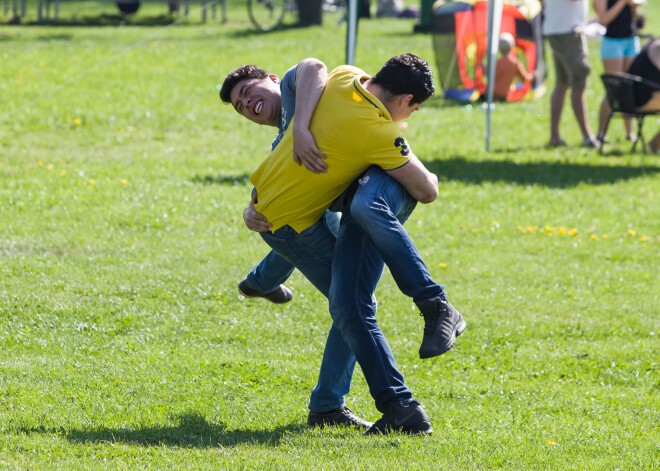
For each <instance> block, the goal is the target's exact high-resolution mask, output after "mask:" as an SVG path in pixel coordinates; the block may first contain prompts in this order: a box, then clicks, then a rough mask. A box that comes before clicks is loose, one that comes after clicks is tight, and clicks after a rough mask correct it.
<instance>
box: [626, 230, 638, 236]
mask: <svg viewBox="0 0 660 471" xmlns="http://www.w3.org/2000/svg"><path fill="white" fill-rule="evenodd" d="M628 235H629V236H631V237H635V236H636V235H637V232H636V231H635V230H634V229H628Z"/></svg>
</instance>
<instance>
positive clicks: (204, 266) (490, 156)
mask: <svg viewBox="0 0 660 471" xmlns="http://www.w3.org/2000/svg"><path fill="white" fill-rule="evenodd" d="M230 3H231V5H230V9H229V12H228V17H229V20H230V21H229V22H228V23H227V24H220V23H219V21H217V20H215V21H212V20H210V21H208V22H207V23H205V24H202V23H201V22H200V21H199V18H200V15H199V11H194V10H193V11H192V14H191V18H192V19H191V20H190V21H189V22H181V23H178V24H177V25H175V26H171V27H162V26H158V25H157V24H156V25H149V22H153V23H158V22H157V21H153V18H154V17H156V18H157V17H158V15H161V14H163V12H164V11H165V10H166V6H165V5H164V4H162V5H161V4H148V5H145V6H143V7H144V10H140V13H139V14H138V15H137V16H136V17H133V18H132V19H129V27H124V28H118V27H114V26H112V27H102V25H103V24H109V25H112V24H113V23H112V22H113V21H115V19H113V18H114V17H110V19H108V18H109V17H107V16H103V15H114V14H115V9H114V6H113V5H112V4H109V3H105V4H84V5H85V6H84V7H83V6H81V5H83V4H79V3H77V4H74V3H63V5H62V11H61V18H62V22H61V24H60V25H59V26H36V25H29V26H8V25H4V26H0V45H2V47H1V48H0V103H2V106H1V107H0V181H1V184H0V202H1V204H0V469H130V470H133V469H282V470H289V469H301V470H306V469H326V470H331V469H332V470H334V469H397V467H398V468H404V469H447V470H449V469H455V470H464V469H482V470H487V469H503V470H511V469H520V470H528V469H534V470H536V469H574V470H585V469H622V470H623V469H626V470H627V469H658V467H659V466H660V448H659V447H660V431H659V429H658V423H660V414H659V404H660V374H659V373H658V355H659V354H660V344H659V342H658V336H659V335H660V331H659V329H660V278H659V272H660V270H659V267H660V209H659V208H660V158H659V157H657V156H653V155H642V154H639V153H638V154H629V153H628V150H629V143H627V142H625V141H624V140H623V126H622V124H621V122H620V121H619V120H617V121H616V122H614V123H613V125H612V126H613V127H612V130H611V138H612V141H613V142H612V144H611V145H610V149H612V150H613V151H614V152H613V153H612V154H610V155H608V156H606V157H602V156H600V155H599V154H598V153H597V152H595V151H592V150H585V149H581V148H580V147H578V144H579V142H580V141H581V139H580V136H579V132H578V129H577V125H576V124H575V122H574V120H573V117H572V116H571V114H570V108H567V109H566V110H565V116H564V119H563V121H562V130H563V132H564V134H565V138H566V139H567V140H568V141H569V143H570V144H572V147H569V148H566V149H546V148H545V147H544V145H545V143H546V142H547V138H548V134H549V131H548V129H549V123H548V121H549V107H548V96H547V95H546V96H545V97H544V98H543V99H541V100H539V101H535V102H525V103H518V104H511V105H499V106H498V107H497V109H496V110H495V111H494V116H493V119H494V121H493V130H494V136H493V141H492V149H493V152H491V153H486V152H485V151H484V138H483V135H484V113H483V112H482V111H481V110H479V109H478V108H476V107H474V108H472V109H469V108H467V107H463V106H457V105H454V104H451V103H445V102H443V101H442V100H441V99H440V98H433V99H432V100H431V101H430V102H429V103H428V105H426V106H424V107H423V108H422V110H421V111H420V112H419V113H416V114H415V116H414V117H413V118H412V119H411V120H410V121H409V124H410V126H409V128H408V129H407V131H406V132H407V136H408V138H409V141H410V143H411V146H412V147H413V149H414V151H415V153H416V154H417V155H418V156H420V158H422V160H423V161H424V162H425V163H426V164H427V165H428V167H429V168H430V169H432V170H433V171H434V172H436V173H437V174H438V175H439V177H440V179H441V185H440V196H439V198H438V200H437V201H436V202H434V203H433V204H431V205H425V206H420V207H419V208H418V209H417V210H416V211H415V213H414V214H413V216H412V217H411V219H410V221H409V222H408V223H407V227H408V230H409V231H410V233H411V235H412V236H413V238H414V240H415V241H416V243H417V245H418V247H419V248H420V251H421V252H422V254H423V256H424V258H425V259H426V260H427V262H428V264H429V268H430V270H431V272H432V274H433V276H434V277H435V278H436V279H437V280H439V281H440V282H443V283H444V284H445V286H446V288H447V290H448V292H449V296H450V299H451V300H452V302H453V303H454V304H455V305H456V306H458V307H459V308H460V309H461V311H462V312H463V314H464V316H465V318H466V320H467V322H468V330H467V331H466V333H465V334H464V335H463V336H462V337H461V338H460V339H459V341H458V343H457V345H456V347H455V348H454V349H453V350H452V351H451V352H450V353H449V354H447V355H444V356H442V357H440V358H437V359H434V360H428V361H420V360H419V358H418V357H417V354H416V352H417V348H418V347H419V341H420V340H421V330H422V322H421V319H420V318H419V317H418V316H417V313H416V311H414V310H413V305H412V303H411V302H410V300H409V299H407V298H405V297H404V296H403V295H402V294H401V293H399V292H398V290H397V289H396V286H395V284H394V282H393V280H392V278H391V277H390V275H389V274H387V273H386V274H385V275H384V276H383V279H382V281H381V284H380V286H379V289H378V291H377V296H378V300H379V307H380V309H379V320H380V324H381V326H382V328H383V330H384V332H385V334H386V336H387V337H388V339H389V341H390V343H391V345H392V348H393V350H394V352H395V355H396V358H397V362H398V364H399V365H400V367H401V369H402V371H403V373H404V374H405V376H406V380H407V382H408V384H409V386H410V388H411V389H412V391H413V393H414V394H415V396H416V397H417V398H419V399H420V400H421V402H422V403H423V404H424V406H425V407H426V410H427V411H428V413H429V415H430V416H431V419H432V421H433V424H434V428H435V434H434V435H433V436H432V437H429V438H409V437H402V436H390V437H381V438H365V437H361V436H360V435H359V434H358V433H356V432H352V431H341V430H324V431H319V430H309V429H308V428H307V427H306V426H305V418H306V405H307V400H308V397H309V393H310V391H311V388H312V387H313V386H314V384H315V381H316V376H317V372H318V367H319V363H320V358H321V353H322V349H323V345H324V340H325V335H326V334H327V330H328V328H329V315H328V313H327V305H326V302H325V300H324V299H323V298H322V297H321V295H319V294H318V293H317V292H315V290H314V289H312V287H311V285H310V284H309V283H308V282H306V280H304V279H303V277H301V276H300V275H299V274H295V275H294V276H293V277H292V279H291V280H290V281H289V283H288V285H290V287H291V288H292V289H293V290H294V293H295V298H294V301H293V302H292V303H290V304H289V305H286V306H274V305H270V304H265V303H263V302H259V301H249V300H242V299H239V297H238V295H237V293H236V283H237V282H238V281H239V280H240V279H242V277H243V276H244V275H245V273H246V272H247V271H248V269H249V268H250V267H251V266H252V265H253V264H255V263H256V262H258V261H259V259H260V258H261V257H262V256H263V255H264V254H265V253H266V252H267V248H266V246H265V244H264V243H263V242H262V241H261V240H260V238H259V237H258V236H257V235H256V234H254V233H251V232H250V231H248V230H247V229H246V228H245V227H244V225H243V221H242V217H241V213H242V210H243V208H244V207H245V206H246V204H247V203H248V201H249V195H250V189H251V187H250V185H249V183H248V181H247V177H248V175H249V174H250V172H251V171H252V170H254V168H256V166H257V165H258V163H259V162H260V161H261V160H262V159H263V158H264V157H265V156H266V155H267V153H268V149H269V145H270V141H271V139H272V137H273V135H274V132H273V129H272V128H257V127H255V126H254V125H253V124H251V123H248V122H247V121H245V120H243V119H241V118H240V117H239V116H238V115H237V114H236V113H235V112H234V111H233V110H232V109H231V107H229V106H225V105H222V104H221V103H220V102H219V99H218V98H217V91H216V89H215V87H216V84H217V83H219V82H221V80H222V78H223V77H224V76H225V74H226V73H227V72H228V71H229V70H230V69H231V68H233V67H234V66H236V65H238V64H242V63H257V64H260V65H262V66H264V67H265V68H267V69H269V70H272V71H273V72H275V73H278V74H280V75H281V74H283V73H284V72H285V71H286V70H287V68H288V67H289V66H290V65H292V64H294V63H296V62H297V61H299V60H300V59H302V58H304V57H307V56H314V57H318V58H319V59H321V60H323V61H324V62H326V63H327V64H328V65H329V66H330V67H333V66H336V65H339V64H341V63H342V62H343V61H344V34H345V33H344V29H343V27H337V26H336V24H335V23H336V18H335V17H333V16H331V15H328V16H326V21H325V25H324V26H323V27H316V28H304V29H299V28H289V29H285V30H283V31H277V32H274V33H269V34H257V33H255V32H254V31H253V30H252V29H251V27H250V24H249V23H248V22H247V16H246V14H245V12H244V7H243V4H242V3H241V2H230ZM83 8H84V9H83ZM646 8H647V14H648V17H649V26H648V30H649V31H651V32H653V31H654V28H655V30H656V31H657V30H658V28H660V23H659V22H658V20H657V18H659V17H660V16H657V15H656V16H655V18H654V17H653V13H656V14H660V7H657V6H654V5H651V4H649V5H648V6H647V7H646ZM34 12H35V10H34V6H33V5H32V4H30V6H29V13H30V15H33V16H32V17H28V18H27V19H26V20H25V22H26V23H32V22H34V20H35V19H36V16H35V15H36V13H34ZM2 18H4V19H5V20H8V19H9V17H0V20H1V19H2ZM66 18H69V20H68V23H67V21H65V19H66ZM72 18H77V20H76V21H73V20H72ZM81 18H87V19H84V20H81ZM167 21H177V20H176V18H172V19H169V18H165V19H164V20H163V21H162V23H163V24H165V23H166V22H167ZM104 22H105V23H104ZM90 23H91V24H98V25H99V27H79V26H77V24H90ZM136 23H137V24H140V23H141V24H142V26H135V25H133V26H130V24H136ZM114 24H118V21H117V23H114ZM359 28H360V30H359V35H360V36H359V43H358V50H357V65H359V66H360V67H362V68H364V69H366V70H368V71H375V70H377V69H378V67H380V65H382V63H384V61H385V60H386V59H387V58H389V57H390V56H392V55H394V54H398V53H400V52H406V51H411V52H415V53H417V54H420V55H422V56H424V57H427V58H428V59H429V60H430V61H431V62H432V60H433V57H434V56H433V51H432V49H431V37H430V36H428V35H413V34H411V31H412V28H413V22H412V21H409V20H371V21H363V22H361V23H360V26H359ZM548 57H549V55H548ZM591 57H592V61H593V65H594V72H593V74H592V77H591V82H590V86H589V90H588V95H587V99H588V105H589V113H590V121H591V124H592V127H595V125H596V119H597V118H596V116H597V114H596V111H597V106H598V103H599V101H600V99H601V97H602V94H603V90H602V86H601V85H600V83H599V81H598V80H597V75H598V74H600V73H601V72H602V66H601V64H600V61H599V59H598V51H597V44H595V43H592V44H591ZM433 65H434V64H433ZM553 80H554V78H553V77H550V79H549V82H548V83H549V84H550V85H552V83H554V82H553ZM647 121H648V122H647V124H646V125H645V127H646V133H647V138H649V137H650V136H651V135H653V134H654V133H655V131H656V130H657V129H658V124H660V120H658V119H657V118H649V119H648V120H647ZM348 403H349V405H350V406H351V407H352V408H353V409H355V410H356V411H357V412H359V413H360V414H361V415H363V416H365V417H367V418H369V419H371V420H375V419H377V418H378V412H377V411H376V409H375V407H374V406H373V401H372V399H371V397H370V396H369V393H368V390H367V387H366V384H365V381H364V378H363V377H362V374H361V373H360V372H359V371H358V372H357V374H356V376H355V380H354V384H353V388H352V391H351V394H350V395H349V397H348Z"/></svg>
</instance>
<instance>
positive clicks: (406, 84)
mask: <svg viewBox="0 0 660 471" xmlns="http://www.w3.org/2000/svg"><path fill="white" fill-rule="evenodd" d="M371 81H372V82H373V83H375V84H377V85H379V86H381V87H382V88H383V89H384V90H385V91H387V92H388V93H391V94H392V95H403V94H411V95H412V96H413V98H412V100H411V101H410V104H411V105H414V104H415V103H423V102H424V101H425V100H426V99H427V98H429V97H430V96H432V95H433V94H434V93H435V87H434V86H433V74H432V73H431V68H430V67H429V64H428V62H426V61H425V60H424V59H422V58H421V57H419V56H416V55H415V54H411V53H407V54H401V55H399V56H395V57H392V58H391V59H390V60H388V61H387V62H386V63H385V65H384V66H383V67H382V68H381V69H380V70H379V71H378V72H376V75H374V76H373V77H372V78H371Z"/></svg>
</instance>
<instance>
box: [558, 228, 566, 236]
mask: <svg viewBox="0 0 660 471" xmlns="http://www.w3.org/2000/svg"><path fill="white" fill-rule="evenodd" d="M557 233H558V234H559V235H564V234H566V228H565V227H560V228H559V229H557Z"/></svg>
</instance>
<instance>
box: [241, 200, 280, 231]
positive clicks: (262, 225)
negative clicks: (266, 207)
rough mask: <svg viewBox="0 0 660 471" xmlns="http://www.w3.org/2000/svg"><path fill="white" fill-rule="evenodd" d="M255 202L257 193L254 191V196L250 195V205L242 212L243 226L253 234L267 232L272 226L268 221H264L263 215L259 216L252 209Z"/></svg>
mask: <svg viewBox="0 0 660 471" xmlns="http://www.w3.org/2000/svg"><path fill="white" fill-rule="evenodd" d="M256 202H257V192H256V191H255V192H254V194H253V195H252V200H251V201H250V205H249V206H248V207H247V208H245V211H243V221H245V225H246V226H247V227H248V229H250V230H252V231H255V232H268V231H269V230H270V228H271V227H273V225H272V224H271V223H269V222H268V219H266V218H265V217H264V216H263V215H261V214H259V213H258V212H257V211H256V210H255V209H254V204H255V203H256Z"/></svg>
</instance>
